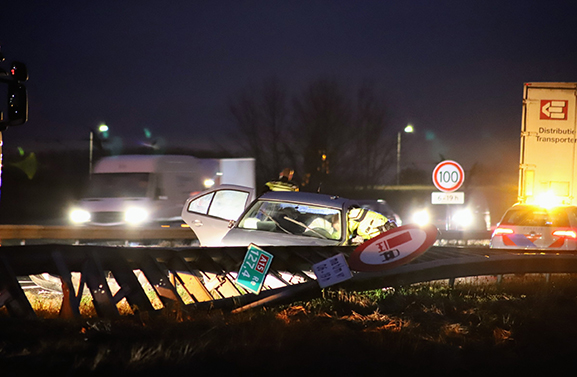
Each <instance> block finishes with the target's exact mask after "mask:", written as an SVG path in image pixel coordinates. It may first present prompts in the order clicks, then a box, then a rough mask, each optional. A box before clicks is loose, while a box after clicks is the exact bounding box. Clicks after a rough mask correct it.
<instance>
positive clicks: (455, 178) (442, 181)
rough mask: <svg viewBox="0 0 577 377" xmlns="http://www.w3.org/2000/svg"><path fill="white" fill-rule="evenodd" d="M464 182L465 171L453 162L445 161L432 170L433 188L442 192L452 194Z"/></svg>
mask: <svg viewBox="0 0 577 377" xmlns="http://www.w3.org/2000/svg"><path fill="white" fill-rule="evenodd" d="M464 181H465V171H464V170H463V168H462V167H461V165H459V164H458V163H457V162H455V161H451V160H445V161H443V162H441V163H439V164H438V165H437V166H436V167H435V169H434V170H433V183H434V184H435V187H436V188H438V189H439V190H441V191H444V192H453V191H456V190H458V189H459V187H461V185H462V184H463V182H464Z"/></svg>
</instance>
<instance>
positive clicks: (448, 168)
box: [431, 160, 465, 230]
mask: <svg viewBox="0 0 577 377" xmlns="http://www.w3.org/2000/svg"><path fill="white" fill-rule="evenodd" d="M464 181H465V171H464V170H463V168H462V167H461V165H459V164H458V163H457V162H455V161H452V160H445V161H441V162H440V163H439V164H437V166H436V167H435V169H433V184H434V185H435V187H436V188H437V189H439V191H441V192H433V193H431V204H445V205H447V207H446V213H445V215H446V222H445V227H446V229H447V230H448V229H451V216H450V212H451V211H450V210H449V205H450V204H465V193H464V192H458V191H457V190H458V189H459V188H460V187H461V185H462V184H463V182H464Z"/></svg>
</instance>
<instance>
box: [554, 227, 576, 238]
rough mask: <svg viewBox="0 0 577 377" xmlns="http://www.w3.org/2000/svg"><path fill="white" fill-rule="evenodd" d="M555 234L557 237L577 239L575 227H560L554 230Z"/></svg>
mask: <svg viewBox="0 0 577 377" xmlns="http://www.w3.org/2000/svg"><path fill="white" fill-rule="evenodd" d="M553 235H554V236H556V237H563V238H573V239H577V231H575V230H574V229H565V230H561V229H559V230H556V231H554V232H553Z"/></svg>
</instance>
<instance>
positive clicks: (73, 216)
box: [69, 209, 90, 224]
mask: <svg viewBox="0 0 577 377" xmlns="http://www.w3.org/2000/svg"><path fill="white" fill-rule="evenodd" d="M69 216H70V221H72V222H73V223H74V224H82V223H86V222H88V221H90V212H88V211H86V210H83V209H73V210H72V211H70V215H69Z"/></svg>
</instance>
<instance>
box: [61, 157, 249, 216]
mask: <svg viewBox="0 0 577 377" xmlns="http://www.w3.org/2000/svg"><path fill="white" fill-rule="evenodd" d="M254 162H255V161H254V159H253V158H226V159H202V158H196V157H193V156H180V155H121V156H113V157H104V158H102V159H100V160H99V161H98V162H97V164H96V165H95V167H94V170H93V173H92V174H91V175H90V181H89V182H88V189H87V192H86V194H85V195H84V196H83V198H82V199H81V200H80V201H79V202H78V203H76V205H75V206H74V207H73V208H71V210H70V212H69V217H70V221H71V222H72V223H74V224H88V225H95V226H119V225H154V226H158V225H170V224H181V223H182V218H181V212H182V206H183V205H184V202H185V201H186V199H188V198H189V197H190V196H191V195H193V194H196V193H198V192H200V191H203V190H205V189H207V188H210V187H212V186H213V185H219V184H237V185H244V186H249V187H254V186H255V170H254V166H255V164H254Z"/></svg>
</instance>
